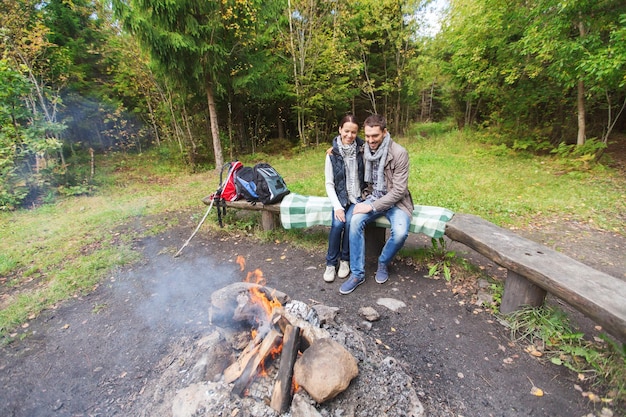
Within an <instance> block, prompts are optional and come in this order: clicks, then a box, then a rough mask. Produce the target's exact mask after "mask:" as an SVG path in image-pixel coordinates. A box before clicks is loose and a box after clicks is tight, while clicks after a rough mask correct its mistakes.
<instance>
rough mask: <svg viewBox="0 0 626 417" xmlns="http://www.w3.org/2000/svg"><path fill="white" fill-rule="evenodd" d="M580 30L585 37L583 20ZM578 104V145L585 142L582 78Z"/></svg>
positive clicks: (580, 22)
mask: <svg viewBox="0 0 626 417" xmlns="http://www.w3.org/2000/svg"><path fill="white" fill-rule="evenodd" d="M578 32H579V33H580V37H581V38H584V37H585V35H586V34H587V31H586V30H585V24H584V23H583V21H582V17H581V20H579V21H578ZM576 105H577V107H578V136H577V138H576V145H578V146H581V145H584V144H585V136H586V134H585V129H586V126H585V84H584V82H583V80H582V79H580V80H578V94H577V98H576Z"/></svg>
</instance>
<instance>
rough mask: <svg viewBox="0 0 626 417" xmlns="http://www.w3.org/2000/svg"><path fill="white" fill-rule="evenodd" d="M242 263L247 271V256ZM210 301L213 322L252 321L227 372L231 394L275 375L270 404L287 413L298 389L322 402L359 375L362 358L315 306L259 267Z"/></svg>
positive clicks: (243, 391) (242, 393)
mask: <svg viewBox="0 0 626 417" xmlns="http://www.w3.org/2000/svg"><path fill="white" fill-rule="evenodd" d="M237 263H238V264H239V265H240V268H241V270H242V271H243V270H245V260H244V259H243V258H241V257H239V258H238V259H237ZM211 302H212V304H211V311H210V320H211V322H212V323H224V322H226V323H228V322H229V321H234V322H235V323H238V324H239V325H242V326H251V328H250V330H249V340H248V341H247V343H245V346H244V347H243V349H242V350H241V352H239V353H238V355H237V357H236V360H235V361H234V362H233V363H231V364H230V365H229V366H228V367H227V368H226V369H225V370H224V371H223V378H224V382H226V383H228V384H232V390H231V393H232V394H235V395H237V396H239V397H243V396H246V395H250V386H251V385H252V384H253V382H254V381H255V380H258V379H263V380H264V382H266V381H267V380H270V381H272V382H273V387H272V392H271V396H270V398H271V400H270V403H269V405H270V407H271V408H272V409H274V410H275V411H277V412H279V413H284V412H286V411H287V410H288V409H289V407H290V404H291V401H292V398H293V395H294V393H295V392H296V391H297V390H299V389H304V390H305V391H306V392H307V394H308V395H310V396H311V398H313V399H314V400H315V401H316V402H318V403H323V402H325V401H328V400H330V399H332V398H334V397H335V396H336V395H338V394H339V393H341V392H342V391H344V390H345V389H346V388H347V387H348V385H349V384H350V381H351V380H352V379H353V378H355V377H356V376H357V375H358V366H357V360H356V359H355V358H354V357H353V356H352V355H351V354H350V353H349V352H348V351H347V350H346V349H345V348H344V347H343V346H341V345H340V344H338V343H337V342H335V341H333V340H332V339H331V338H330V335H329V334H328V333H327V332H325V331H324V330H323V329H322V328H321V327H320V326H319V319H318V318H317V315H316V314H315V313H314V310H310V309H308V307H306V306H303V305H301V303H297V302H291V301H290V300H289V299H288V297H287V296H286V295H285V294H282V293H280V292H278V291H276V290H273V289H270V288H268V287H266V281H265V278H264V277H263V273H262V271H261V270H259V269H256V270H254V271H252V272H249V273H248V274H247V277H246V279H245V280H244V281H243V282H241V283H237V284H233V285H231V286H228V287H225V288H223V289H221V290H218V291H216V292H215V293H214V294H213V295H212V296H211ZM298 310H299V311H298ZM303 313H304V316H303Z"/></svg>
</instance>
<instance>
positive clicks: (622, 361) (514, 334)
mask: <svg viewBox="0 0 626 417" xmlns="http://www.w3.org/2000/svg"><path fill="white" fill-rule="evenodd" d="M506 322H507V323H508V326H509V328H510V331H511V338H512V339H513V340H515V341H517V342H522V341H523V342H527V343H530V345H529V348H527V351H528V352H529V353H531V354H533V355H534V356H538V357H546V358H548V359H549V360H550V361H551V362H552V363H553V364H555V365H562V366H565V367H566V368H568V369H570V370H572V371H574V372H577V373H579V375H580V376H581V377H580V378H579V379H580V380H586V381H594V380H597V381H598V382H604V383H606V384H608V386H610V387H612V388H614V389H615V391H614V392H613V393H611V394H610V395H611V396H612V397H613V398H609V401H613V400H614V401H624V400H626V345H621V346H620V345H619V344H618V343H616V342H614V341H613V340H612V339H611V338H610V337H608V336H603V337H601V338H597V339H595V340H593V341H590V340H586V339H585V338H584V334H583V333H581V332H577V331H575V330H572V328H571V326H570V323H569V319H568V317H567V315H566V313H565V312H564V311H562V310H560V309H558V308H557V307H553V306H543V307H527V308H524V309H520V310H517V311H515V312H513V313H511V314H509V315H507V316H506Z"/></svg>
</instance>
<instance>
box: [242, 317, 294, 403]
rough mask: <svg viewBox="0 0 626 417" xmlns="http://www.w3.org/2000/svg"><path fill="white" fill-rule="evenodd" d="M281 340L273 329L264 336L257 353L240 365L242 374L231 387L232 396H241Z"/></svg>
mask: <svg viewBox="0 0 626 417" xmlns="http://www.w3.org/2000/svg"><path fill="white" fill-rule="evenodd" d="M282 340H283V335H282V334H281V333H280V332H279V331H277V330H275V329H271V330H270V331H269V332H268V333H267V334H266V335H265V337H264V338H263V342H261V344H260V345H259V347H258V352H256V354H253V355H250V356H248V357H247V358H245V360H246V361H247V362H246V363H245V365H244V364H243V363H242V364H241V365H240V366H241V368H243V372H242V373H241V375H240V376H239V378H237V380H236V381H235V385H234V386H233V389H232V391H231V392H232V393H233V394H237V395H238V396H240V397H241V396H243V394H244V392H245V390H246V388H247V387H248V385H249V384H250V382H251V381H252V380H253V379H254V377H255V376H256V375H257V371H258V369H259V367H260V366H261V365H262V364H263V362H264V361H265V360H266V359H267V357H268V356H270V355H272V354H273V353H275V351H276V348H277V347H280V345H281V343H282ZM239 359H241V356H240V357H239ZM239 359H237V361H239Z"/></svg>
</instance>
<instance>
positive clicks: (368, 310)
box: [359, 307, 380, 321]
mask: <svg viewBox="0 0 626 417" xmlns="http://www.w3.org/2000/svg"><path fill="white" fill-rule="evenodd" d="M359 315H360V316H361V317H363V318H364V319H365V320H367V321H377V320H380V314H378V311H376V310H375V309H374V308H373V307H361V308H360V309H359Z"/></svg>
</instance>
